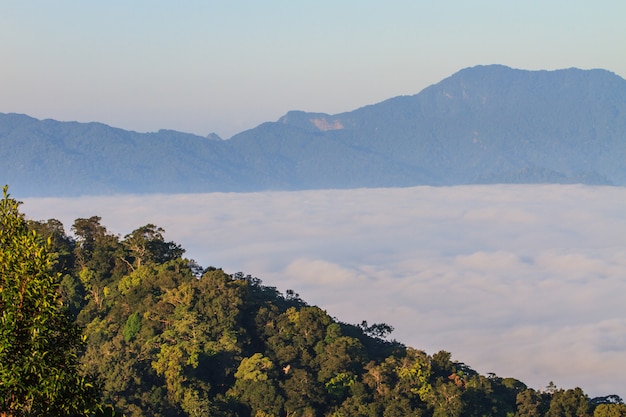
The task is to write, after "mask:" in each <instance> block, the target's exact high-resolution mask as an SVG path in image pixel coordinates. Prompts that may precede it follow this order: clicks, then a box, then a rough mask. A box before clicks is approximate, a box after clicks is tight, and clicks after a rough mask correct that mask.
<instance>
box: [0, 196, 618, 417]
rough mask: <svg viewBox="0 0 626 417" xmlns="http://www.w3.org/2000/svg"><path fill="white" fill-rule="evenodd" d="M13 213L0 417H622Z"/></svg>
mask: <svg viewBox="0 0 626 417" xmlns="http://www.w3.org/2000/svg"><path fill="white" fill-rule="evenodd" d="M18 208H19V203H18V202H16V201H15V200H13V199H11V198H10V197H9V196H8V194H7V191H6V189H5V196H4V199H3V200H2V203H1V205H0V215H1V220H0V244H1V247H0V274H1V281H0V290H1V291H0V293H1V298H0V308H1V313H2V322H1V323H0V324H1V328H0V401H1V403H0V406H1V407H2V408H1V409H0V415H2V413H3V412H4V413H5V414H6V415H71V414H76V415H86V414H89V413H94V412H96V411H97V410H100V411H99V412H100V414H101V415H105V414H104V412H105V411H104V410H105V409H104V408H102V407H104V406H106V407H109V408H108V409H107V412H108V413H109V415H112V414H113V411H112V410H113V409H116V410H117V411H118V412H120V413H124V414H125V415H126V416H127V417H139V416H154V417H157V416H173V417H179V416H180V417H183V416H207V415H211V416H285V417H287V416H290V417H294V416H302V417H304V416H335V417H337V416H383V417H392V416H424V417H440V416H441V417H443V416H446V417H450V416H462V417H474V416H475V417H481V416H493V417H533V416H537V417H567V416H577V417H592V416H593V417H604V416H607V417H608V416H621V417H624V416H626V412H625V410H624V404H623V402H622V400H621V398H619V397H618V396H616V395H607V396H605V397H598V398H594V399H590V398H589V397H588V396H587V395H586V394H585V393H584V392H583V391H582V390H581V389H580V388H574V389H561V388H558V387H556V386H554V384H550V385H549V386H548V387H546V390H544V391H542V390H534V389H531V388H528V387H527V386H526V385H525V384H524V383H523V382H522V381H519V380H517V379H515V378H511V377H505V378H503V377H499V376H497V375H495V374H488V375H481V374H479V373H478V372H476V371H475V370H473V369H472V368H471V367H470V366H468V365H466V364H464V363H462V362H459V361H456V360H454V359H453V358H452V354H451V353H450V352H447V351H445V350H442V351H439V352H436V353H434V354H428V353H426V352H424V351H422V350H419V349H416V348H412V347H407V346H405V345H403V344H401V343H400V342H398V341H395V340H390V339H389V334H390V333H391V331H392V330H393V328H392V326H390V325H388V324H385V323H375V324H368V323H367V322H365V321H363V322H362V323H361V324H358V325H353V324H349V323H344V322H342V321H339V320H338V319H336V318H334V317H331V316H330V315H329V314H328V313H327V312H326V311H324V310H323V309H321V308H319V307H316V306H311V305H308V304H307V303H306V302H305V301H304V300H302V299H301V298H300V296H299V295H298V294H297V293H296V292H295V291H293V290H290V289H289V290H286V291H285V292H284V293H282V292H280V291H279V290H278V289H276V288H274V287H271V286H267V285H264V284H263V282H262V281H261V279H259V278H256V277H253V276H251V275H246V274H244V273H241V272H238V273H234V274H229V273H226V272H225V271H223V270H222V269H219V268H215V267H207V268H202V267H200V266H199V265H198V264H197V263H196V262H195V261H193V260H190V259H186V258H184V257H183V255H184V250H183V249H182V248H181V246H180V245H178V244H176V243H174V242H170V241H167V240H166V239H165V231H164V230H163V229H161V228H160V227H158V226H156V225H153V224H147V225H145V226H141V227H138V228H137V229H135V230H134V231H132V232H130V233H128V234H127V235H125V236H124V237H120V236H117V235H114V234H112V233H110V232H109V231H108V230H107V229H106V227H105V226H103V225H102V224H101V223H100V222H101V218H100V217H98V216H92V217H89V218H81V219H77V220H76V221H75V222H74V224H73V226H72V227H71V230H72V231H73V232H74V235H73V236H68V235H66V234H65V231H64V228H63V225H62V224H61V223H60V222H59V221H58V220H54V219H50V220H47V221H26V220H25V218H24V216H23V215H22V214H21V213H20V212H19V210H18ZM81 332H82V334H83V335H84V343H83V342H82V339H81ZM86 375H97V377H98V380H97V381H98V383H97V384H94V383H92V381H91V380H90V379H89V378H87V377H86ZM96 394H99V397H97V396H96ZM96 404H98V407H96Z"/></svg>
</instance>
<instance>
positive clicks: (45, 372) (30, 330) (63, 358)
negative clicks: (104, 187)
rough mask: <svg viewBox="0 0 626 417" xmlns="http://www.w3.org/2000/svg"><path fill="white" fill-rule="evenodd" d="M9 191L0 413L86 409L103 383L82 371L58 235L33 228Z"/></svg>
mask: <svg viewBox="0 0 626 417" xmlns="http://www.w3.org/2000/svg"><path fill="white" fill-rule="evenodd" d="M7 190H8V187H4V195H3V198H2V200H1V201H0V413H5V414H6V415H24V416H43V415H69V414H80V415H86V414H88V413H89V412H90V411H92V410H94V409H95V389H94V386H93V384H92V383H91V382H89V380H88V379H86V378H85V376H84V375H83V373H82V372H81V367H80V364H79V361H78V354H79V352H80V350H81V349H82V340H81V334H80V330H79V328H78V327H77V326H76V325H75V324H74V323H73V322H72V320H71V317H70V315H69V314H68V312H67V310H66V308H65V307H64V306H63V304H62V303H61V301H60V299H59V295H58V288H59V275H58V273H56V272H54V262H53V259H54V257H53V256H52V255H51V254H50V252H49V251H48V248H49V247H50V241H48V243H46V242H44V241H42V239H41V238H40V237H39V236H38V235H37V233H35V232H31V231H29V230H28V226H27V223H26V221H25V219H24V216H23V215H22V214H21V213H20V212H19V203H18V202H17V201H15V200H14V199H12V198H11V197H10V196H9V194H8V191H7Z"/></svg>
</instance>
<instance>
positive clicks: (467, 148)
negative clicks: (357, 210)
mask: <svg viewBox="0 0 626 417" xmlns="http://www.w3.org/2000/svg"><path fill="white" fill-rule="evenodd" d="M0 158H1V159H2V161H3V163H2V165H0V180H1V181H2V182H3V183H10V184H11V185H12V186H14V187H15V188H16V189H19V190H23V191H21V192H23V193H24V195H26V196H44V195H55V196H68V195H83V194H112V193H155V192H162V193H186V192H211V191H259V190H296V189H321V188H355V187H397V186H413V185H422V184H429V185H454V184H476V183H546V182H548V183H572V182H579V183H585V184H614V185H625V184H626V165H625V164H624V161H625V160H626V80H624V79H622V78H620V77H619V76H617V75H615V74H613V73H610V72H608V71H605V70H579V69H565V70H558V71H524V70H516V69H511V68H508V67H504V66H499V65H490V66H478V67H473V68H467V69H464V70H461V71H459V72H457V73H456V74H454V75H452V76H451V77H449V78H446V79H445V80H443V81H441V82H439V83H438V84H435V85H432V86H430V87H428V88H426V89H424V90H423V91H421V92H420V93H418V94H416V95H413V96H401V97H395V98H392V99H389V100H386V101H384V102H381V103H378V104H374V105H369V106H366V107H362V108H360V109H357V110H354V111H351V112H347V113H341V114H336V115H328V114H323V113H305V112H299V111H293V112H289V113H287V114H286V115H285V116H283V117H281V118H280V119H279V120H278V121H276V122H268V123H264V124H261V125H260V126H258V127H256V128H254V129H251V130H248V131H245V132H242V133H240V134H237V135H235V136H233V137H232V138H231V139H229V140H221V139H219V138H217V137H215V135H210V136H209V137H200V136H196V135H191V134H185V133H180V132H174V131H168V130H160V131H158V132H156V133H137V132H129V131H125V130H122V129H116V128H112V127H109V126H106V125H103V124H99V123H75V122H58V121H54V120H37V119H33V118H31V117H28V116H25V115H17V114H0Z"/></svg>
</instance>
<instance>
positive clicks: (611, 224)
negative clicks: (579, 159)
mask: <svg viewBox="0 0 626 417" xmlns="http://www.w3.org/2000/svg"><path fill="white" fill-rule="evenodd" d="M23 211H24V212H25V213H26V214H27V215H28V216H29V217H30V218H33V219H42V220H44V219H48V218H56V219H59V220H61V221H62V222H63V223H64V224H65V226H66V229H67V230H69V228H70V226H71V225H72V223H73V221H74V220H75V219H76V218H79V217H90V216H92V215H99V216H101V217H102V224H103V225H105V226H106V227H107V228H108V229H109V230H110V231H112V232H114V233H119V234H120V235H122V236H123V235H125V234H127V233H130V232H131V231H132V230H133V229H135V228H137V227H139V226H142V225H145V224H146V223H154V224H157V225H159V226H161V227H163V228H165V230H166V238H167V239H170V240H174V241H176V242H178V243H181V244H182V246H183V247H184V248H186V249H187V256H188V257H190V258H194V259H196V260H197V261H198V262H199V263H200V264H201V265H203V266H209V265H214V266H218V267H222V268H224V270H226V271H227V272H237V271H243V272H245V273H249V274H252V275H255V276H258V277H259V278H261V279H263V281H264V283H265V284H266V285H272V286H276V287H277V288H278V289H279V290H281V291H284V290H286V289H293V290H295V291H296V292H298V293H299V294H300V295H301V297H302V298H303V299H305V300H306V301H307V302H309V303H310V304H316V305H319V306H321V307H322V308H325V309H326V310H327V311H328V312H329V313H330V314H331V315H333V316H335V317H337V318H338V319H340V320H342V321H346V322H352V323H358V322H360V321H361V320H367V321H368V322H370V323H372V322H386V323H388V324H391V325H393V326H394V327H395V329H396V330H395V332H394V333H393V336H394V337H395V338H396V339H398V340H399V341H401V342H403V343H405V344H407V345H410V346H414V347H417V348H421V349H424V350H426V351H427V352H428V353H435V352H436V351H438V350H440V349H444V350H447V351H450V352H452V354H453V358H454V359H456V360H459V361H462V362H465V363H467V364H468V365H470V366H471V367H473V368H474V369H476V370H477V371H479V372H481V373H487V372H495V373H496V374H498V375H499V376H502V377H506V376H512V377H515V378H518V379H520V380H522V381H523V382H525V383H527V384H528V385H529V386H531V387H533V388H538V389H543V388H545V386H546V385H547V384H548V382H550V381H551V380H552V381H554V382H555V383H556V384H557V386H560V387H564V388H573V387H575V386H580V387H581V388H583V389H584V390H585V392H586V393H588V394H589V395H591V396H595V395H606V394H613V393H616V394H618V395H621V396H622V397H626V391H624V387H626V362H625V361H624V360H623V359H624V357H626V356H625V355H626V314H625V313H626V215H625V213H626V189H625V188H614V187H588V186H578V185H568V186H557V185H540V186H525V185H520V186H509V185H507V186H504V185H491V186H463V187H441V188H433V187H414V188H405V189H357V190H327V191H303V192H267V193H251V194H227V193H226V194H225V193H216V194H197V195H150V196H116V197H85V198H76V199H51V198H47V199H26V200H25V201H24V206H23Z"/></svg>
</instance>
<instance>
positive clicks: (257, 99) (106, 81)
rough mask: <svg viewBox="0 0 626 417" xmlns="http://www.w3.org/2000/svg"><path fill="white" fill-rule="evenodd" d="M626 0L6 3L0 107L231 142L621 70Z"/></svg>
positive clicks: (1, 10)
mask: <svg viewBox="0 0 626 417" xmlns="http://www.w3.org/2000/svg"><path fill="white" fill-rule="evenodd" d="M625 17H626V2H624V1H623V0H595V1H578V0H568V1H561V0H554V1H549V0H542V1H535V0H528V1H503V0H474V1H449V0H442V1H437V2H435V1H430V0H429V1H418V0H413V1H405V0H402V1H401V0H396V1H394V0H390V1H385V2H382V1H370V0H345V1H337V0H335V1H326V0H319V1H315V2H309V1H287V0H282V1H278V0H265V1H210V0H204V1H200V0H197V1H196V0H194V1H184V2H174V1H162V0H150V1H147V0H144V1H120V0H114V1H107V2H91V1H83V0H74V1H70V0H57V1H48V0H46V1H43V0H39V1H35V0H33V1H23V2H18V1H10V0H0V59H1V61H0V62H1V64H0V112H5V113H9V112H17V113H26V114H29V115H31V116H34V117H37V118H54V119H58V120H77V121H83V122H85V121H100V122H103V123H107V124H110V125H113V126H117V127H121V128H124V129H130V130H138V131H154V130H158V129H160V128H167V129H176V130H180V131H184V132H191V133H197V134H202V135H205V134H208V133H209V132H217V133H218V134H220V135H221V136H222V137H230V136H231V135H232V134H234V133H237V132H240V131H242V130H245V129H249V128H252V127H254V126H256V125H257V124H259V123H261V122H264V121H268V120H276V119H278V118H279V117H280V116H282V115H283V114H284V113H285V112H287V111H288V110H295V109H298V110H306V111H319V112H326V113H337V112H342V111H348V110H353V109H355V108H358V107H361V106H363V105H367V104H372V103H376V102H379V101H382V100H384V99H387V98H390V97H393V96H397V95H402V94H415V93H417V92H419V91H420V90H422V89H423V88H424V87H426V86H428V85H430V84H433V83H436V82H438V81H440V80H442V79H443V78H445V77H448V76H449V75H451V74H453V73H454V72H456V71H458V70H460V69H462V68H465V67H468V66H473V65H478V64H492V63H498V64H504V65H509V66H512V67H515V68H523V69H557V68H566V67H579V68H605V69H608V70H610V71H613V72H615V73H617V74H618V75H620V76H622V77H625V78H626V25H625V24H624V18H625Z"/></svg>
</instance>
